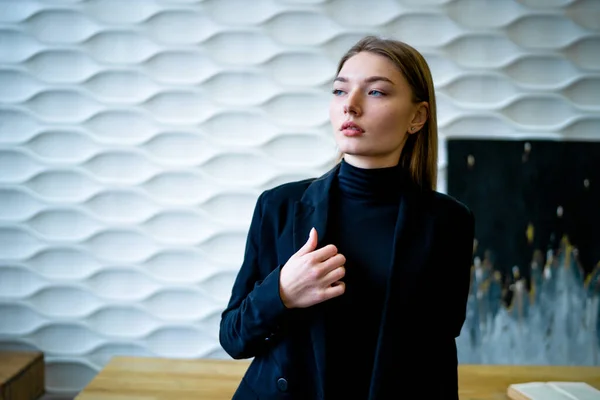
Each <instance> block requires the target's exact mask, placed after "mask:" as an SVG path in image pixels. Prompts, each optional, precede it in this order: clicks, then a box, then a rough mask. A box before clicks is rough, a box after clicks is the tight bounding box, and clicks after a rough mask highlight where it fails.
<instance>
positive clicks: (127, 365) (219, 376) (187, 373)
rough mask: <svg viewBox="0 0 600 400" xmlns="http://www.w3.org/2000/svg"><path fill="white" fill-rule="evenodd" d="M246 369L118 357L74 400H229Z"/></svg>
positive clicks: (598, 376) (487, 370) (505, 373)
mask: <svg viewBox="0 0 600 400" xmlns="http://www.w3.org/2000/svg"><path fill="white" fill-rule="evenodd" d="M248 365H249V363H248V361H234V360H211V359H199V360H175V359H162V358H142V357H114V358H113V359H111V361H110V362H109V363H108V364H107V365H106V367H105V368H104V369H102V371H100V373H99V374H98V375H96V377H95V378H94V379H93V380H92V381H91V382H90V383H89V385H88V386H87V387H86V388H85V389H84V390H83V391H82V392H81V393H80V394H79V395H78V396H77V397H76V400H100V399H102V400H170V399H173V400H175V399H177V400H192V399H193V400H197V399H203V400H230V399H231V397H232V395H233V393H234V391H235V389H236V388H237V385H238V383H239V381H240V379H241V378H242V375H243V374H244V372H245V371H246V369H247V368H248ZM459 380H460V383H459V385H460V399H461V400H498V399H508V397H507V396H506V391H507V389H508V386H509V385H510V384H511V383H519V382H530V381H551V380H567V381H569V380H570V381H584V382H587V383H589V384H591V385H592V386H595V387H596V388H598V389H600V367H554V366H539V367H538V366H496V365H460V366H459ZM425 398H426V397H425Z"/></svg>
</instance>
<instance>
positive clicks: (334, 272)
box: [279, 228, 346, 308]
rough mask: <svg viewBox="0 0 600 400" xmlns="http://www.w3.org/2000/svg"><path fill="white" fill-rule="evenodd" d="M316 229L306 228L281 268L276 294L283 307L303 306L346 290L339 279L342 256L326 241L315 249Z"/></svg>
mask: <svg viewBox="0 0 600 400" xmlns="http://www.w3.org/2000/svg"><path fill="white" fill-rule="evenodd" d="M316 248H317V231H316V229H315V228H312V229H311V230H310V234H309V236H308V241H307V242H306V243H305V244H304V246H302V247H301V248H300V250H298V251H297V252H296V253H295V254H294V255H293V256H291V257H290V259H289V260H288V261H287V263H285V265H284V266H283V267H282V268H281V273H280V275H279V295H280V296H281V300H282V301H283V304H284V305H285V306H286V307H287V308H305V307H310V306H313V305H315V304H318V303H322V302H324V301H326V300H329V299H332V298H334V297H338V296H341V295H342V294H344V291H345V290H346V286H345V283H344V282H342V281H340V279H342V278H343V277H344V275H345V274H346V269H345V268H344V264H345V263H346V258H345V257H344V256H343V255H342V254H340V253H338V251H337V248H336V247H335V246H334V245H332V244H329V245H327V246H324V247H322V248H320V249H318V250H316Z"/></svg>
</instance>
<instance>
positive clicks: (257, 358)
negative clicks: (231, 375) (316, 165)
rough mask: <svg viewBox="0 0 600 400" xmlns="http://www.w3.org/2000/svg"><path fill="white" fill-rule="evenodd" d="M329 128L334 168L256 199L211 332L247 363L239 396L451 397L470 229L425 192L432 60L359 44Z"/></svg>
mask: <svg viewBox="0 0 600 400" xmlns="http://www.w3.org/2000/svg"><path fill="white" fill-rule="evenodd" d="M330 119H331V123H332V127H333V132H334V135H335V140H336V142H337V145H338V147H339V150H340V152H341V153H342V157H343V159H342V160H341V161H340V162H339V163H338V164H337V165H336V166H335V167H334V168H333V169H332V170H330V171H329V172H327V173H326V174H325V175H323V176H321V177H320V178H317V179H309V180H304V181H299V182H292V183H288V184H284V185H281V186H279V187H276V188H274V189H271V190H267V191H265V192H264V193H262V194H261V196H260V197H259V199H258V201H257V205H256V208H255V212H254V216H253V218H252V222H251V226H250V230H249V234H248V239H247V244H246V253H245V258H244V262H243V264H242V267H241V269H240V271H239V274H238V276H237V279H236V281H235V284H234V286H233V290H232V294H231V299H230V301H229V304H228V306H227V308H226V309H225V311H224V312H223V314H222V320H221V326H220V335H219V336H220V342H221V345H222V346H223V348H224V349H225V351H227V353H228V354H230V355H231V356H232V357H233V358H236V359H240V358H251V357H254V359H253V361H252V363H251V365H250V367H249V369H248V371H247V372H246V374H245V376H244V378H243V379H242V381H241V383H240V385H239V387H238V389H237V391H236V394H235V395H234V399H327V400H329V399H346V398H350V399H371V400H375V399H396V398H403V399H415V398H427V399H458V388H457V386H458V385H457V354H456V344H455V337H457V336H458V335H459V334H460V331H461V327H462V324H463V322H464V319H465V311H466V300H467V295H468V290H469V281H470V269H471V257H472V250H473V248H472V246H473V235H474V232H473V229H474V228H473V226H474V219H473V215H472V213H471V211H470V210H469V209H468V208H467V207H466V206H464V205H462V204H461V203H459V202H458V201H456V200H454V199H452V198H450V197H449V196H446V195H443V194H440V193H438V192H436V191H435V190H434V189H435V184H436V170H437V122H436V108H435V95H434V89H433V82H432V78H431V74H430V71H429V68H428V66H427V63H426V62H425V60H424V59H423V57H422V56H421V54H419V53H418V52H417V51H416V50H415V49H413V48H412V47H410V46H408V45H406V44H404V43H402V42H398V41H392V40H383V39H380V38H377V37H371V36H370V37H366V38H364V39H362V40H360V41H359V42H358V43H357V44H356V45H354V46H353V47H352V48H351V49H350V50H349V51H348V52H347V53H346V54H345V55H344V56H343V57H342V59H341V61H340V63H339V67H338V73H337V75H336V78H335V81H334V84H333V97H332V101H331V106H330ZM430 382H431V384H429V383H430Z"/></svg>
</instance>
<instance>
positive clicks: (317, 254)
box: [312, 244, 338, 263]
mask: <svg viewBox="0 0 600 400" xmlns="http://www.w3.org/2000/svg"><path fill="white" fill-rule="evenodd" d="M337 252H338V250H337V247H335V246H334V245H332V244H328V245H327V246H323V247H321V248H320V249H318V250H315V251H313V252H312V256H313V260H314V261H316V262H320V263H321V262H323V261H326V260H328V259H330V258H331V257H333V256H335V255H336V254H337Z"/></svg>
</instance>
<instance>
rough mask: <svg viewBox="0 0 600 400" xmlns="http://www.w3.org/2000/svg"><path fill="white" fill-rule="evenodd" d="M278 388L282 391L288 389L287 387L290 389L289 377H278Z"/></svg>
mask: <svg viewBox="0 0 600 400" xmlns="http://www.w3.org/2000/svg"><path fill="white" fill-rule="evenodd" d="M277 389H279V390H281V391H282V392H285V391H287V389H288V381H287V379H285V378H279V379H277Z"/></svg>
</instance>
